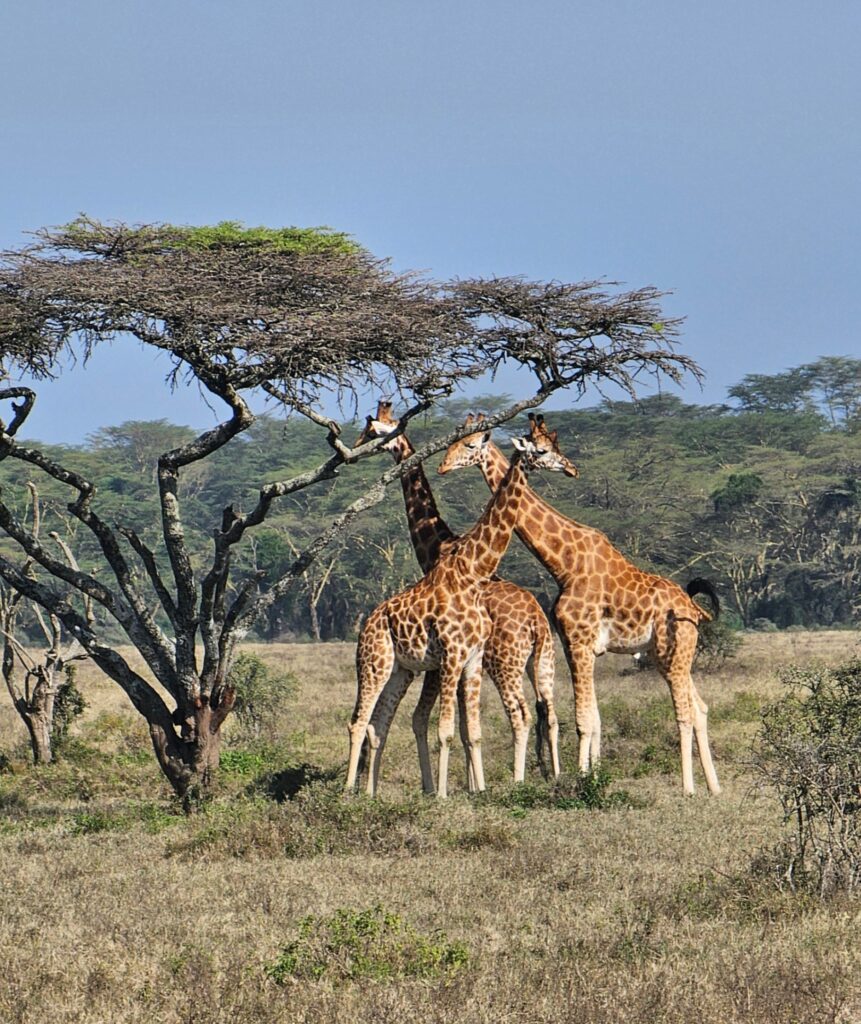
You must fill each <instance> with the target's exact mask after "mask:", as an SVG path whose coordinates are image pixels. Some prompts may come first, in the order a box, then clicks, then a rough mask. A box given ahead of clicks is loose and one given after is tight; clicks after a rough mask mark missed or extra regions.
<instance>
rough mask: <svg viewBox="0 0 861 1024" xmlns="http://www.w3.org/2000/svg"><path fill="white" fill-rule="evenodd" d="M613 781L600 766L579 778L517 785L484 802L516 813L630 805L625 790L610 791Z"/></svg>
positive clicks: (604, 808) (572, 777) (494, 794)
mask: <svg viewBox="0 0 861 1024" xmlns="http://www.w3.org/2000/svg"><path fill="white" fill-rule="evenodd" d="M612 781H613V780H612V778H611V776H610V773H609V772H608V771H607V770H606V768H604V767H603V766H602V767H599V768H596V769H594V770H593V771H590V772H585V773H583V774H581V775H560V776H559V778H558V779H550V780H549V781H547V782H543V781H542V782H537V781H536V782H520V783H517V784H515V785H513V786H509V787H508V788H507V789H504V790H502V791H501V792H498V793H493V794H491V795H489V796H487V797H485V798H484V799H485V800H489V801H492V802H493V803H498V804H501V805H502V806H503V807H509V808H512V809H515V810H531V809H533V808H536V807H545V808H551V809H554V810H558V811H572V810H606V809H607V808H610V807H630V806H632V800H631V797H630V795H629V794H628V793H626V792H625V791H624V790H617V791H616V792H614V793H611V792H610V791H609V789H610V783H611V782H612Z"/></svg>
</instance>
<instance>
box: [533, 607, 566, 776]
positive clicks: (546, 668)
mask: <svg viewBox="0 0 861 1024" xmlns="http://www.w3.org/2000/svg"><path fill="white" fill-rule="evenodd" d="M527 668H528V671H529V675H530V677H531V679H532V685H533V687H534V689H535V755H536V758H537V760H538V764H539V766H540V768H541V771H542V774H545V775H546V773H547V767H546V761H545V751H547V752H548V753H549V755H550V764H551V767H552V769H553V774H554V775H558V774H559V722H558V720H557V718H556V708H555V703H554V700H553V683H554V677H555V675H556V650H555V648H554V646H553V633H552V632H551V630H550V624H549V623H548V622H547V619H546V618H545V617H544V616H543V615H541V618H540V620H539V625H538V627H537V628H536V635H535V642H534V646H533V648H532V657H531V659H530V663H529V665H528V667H527Z"/></svg>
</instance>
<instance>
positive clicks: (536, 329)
mask: <svg viewBox="0 0 861 1024" xmlns="http://www.w3.org/2000/svg"><path fill="white" fill-rule="evenodd" d="M610 287H618V285H617V284H614V283H613V282H608V281H579V282H575V283H566V282H561V281H530V280H528V279H526V278H524V277H494V278H473V279H469V280H462V281H455V282H453V283H452V284H450V285H449V286H447V289H446V294H447V295H448V297H449V298H450V299H451V300H452V301H453V302H454V303H455V304H456V305H457V307H458V309H459V310H460V312H461V314H462V315H463V316H465V317H467V318H468V319H470V320H471V321H472V322H473V323H476V324H477V325H479V326H480V337H481V345H482V348H483V350H484V352H485V353H486V357H487V360H488V364H489V368H491V369H496V368H497V367H498V366H499V365H500V364H501V363H503V362H505V361H508V360H513V361H515V362H517V363H520V364H521V365H524V366H527V367H529V368H530V369H531V370H532V371H533V373H534V374H535V375H536V376H537V377H538V379H539V380H540V382H541V385H542V387H544V388H547V387H551V386H553V387H566V388H568V387H574V388H576V389H577V390H578V391H579V392H581V393H582V391H583V390H584V389H585V387H586V383H587V381H589V380H591V381H592V382H593V383H600V381H601V380H604V381H612V382H613V383H615V384H617V385H618V386H619V387H621V388H623V389H624V390H625V391H626V392H628V394H630V395H632V396H634V394H635V390H634V385H635V382H636V380H637V378H638V376H640V375H651V376H653V377H656V378H658V377H667V378H669V379H670V380H672V381H674V382H676V383H678V382H680V381H681V379H682V377H683V376H684V374H685V373H690V374H692V375H693V376H694V377H695V378H696V379H697V380H699V379H700V378H701V376H702V372H701V370H700V368H699V367H698V366H697V364H696V363H695V362H694V361H693V360H692V359H689V358H688V357H687V356H684V355H682V354H680V353H678V352H676V351H675V350H674V345H675V341H676V338H677V337H678V333H679V328H680V326H681V323H682V320H681V319H680V318H678V317H675V318H674V317H667V316H665V315H664V314H663V313H662V311H661V300H662V299H663V298H664V297H665V296H666V294H667V293H666V292H661V291H659V290H658V289H657V288H653V287H645V288H638V289H635V290H633V291H620V292H618V293H615V294H613V293H610V292H608V291H607V289H608V288H610Z"/></svg>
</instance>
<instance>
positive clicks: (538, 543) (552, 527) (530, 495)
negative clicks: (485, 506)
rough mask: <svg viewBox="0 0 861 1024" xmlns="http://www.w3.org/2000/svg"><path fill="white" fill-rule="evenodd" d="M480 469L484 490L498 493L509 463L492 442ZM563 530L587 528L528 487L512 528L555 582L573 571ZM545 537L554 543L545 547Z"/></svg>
mask: <svg viewBox="0 0 861 1024" xmlns="http://www.w3.org/2000/svg"><path fill="white" fill-rule="evenodd" d="M480 466H481V472H482V474H483V475H484V479H485V480H486V481H487V486H488V487H489V488H490V489H491V491H494V492H495V491H497V490H498V489H499V487H500V486H501V484H502V481H503V480H504V479H505V475H506V473H507V472H508V469H509V464H508V459H506V457H505V456H504V455H503V454H502V452H501V451H500V450H499V449H498V448H497V447H496V445H495V444H493V443H492V442H491V443H489V444H488V446H487V449H486V454H485V457H484V459H482V461H481V463H480ZM563 527H567V528H568V529H569V530H570V529H571V528H572V527H573V528H574V529H575V530H583V531H584V532H585V531H586V530H587V527H583V526H581V525H580V524H579V523H576V522H574V520H573V519H569V518H568V517H567V516H563V515H562V513H561V512H559V511H557V510H556V509H555V508H553V506H552V505H548V504H547V502H546V501H544V499H543V498H541V497H539V496H538V495H537V494H536V493H535V491H533V490H532V488H531V487H529V486H527V487H526V488H525V493H524V495H523V500H522V502H521V504H520V507H519V511H518V517H517V524H516V526H515V529H516V530H517V536H518V537H519V538H520V539H521V540H522V541H523V543H524V544H525V545H526V546H527V547H528V548H529V550H530V551H531V552H532V554H533V555H535V557H536V558H537V559H538V560H539V562H541V563H542V564H543V565H544V566H545V568H546V569H547V571H548V572H549V573H550V574H551V575H552V576H553V578H554V579H555V580H557V581H561V580H564V579H567V578H568V577H569V576H570V575H571V571H572V565H571V554H570V552H566V551H565V550H564V548H563V547H562V545H561V544H560V543H559V540H560V537H561V536H563V535H564V534H563ZM590 532H593V531H590ZM548 536H549V537H551V538H555V540H556V543H548V540H547V538H548Z"/></svg>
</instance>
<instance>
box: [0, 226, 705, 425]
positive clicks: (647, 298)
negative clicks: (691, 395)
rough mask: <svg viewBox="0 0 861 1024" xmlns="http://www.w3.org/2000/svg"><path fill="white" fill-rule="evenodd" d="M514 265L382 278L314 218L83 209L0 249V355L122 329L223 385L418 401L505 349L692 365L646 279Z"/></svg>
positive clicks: (89, 342)
mask: <svg viewBox="0 0 861 1024" xmlns="http://www.w3.org/2000/svg"><path fill="white" fill-rule="evenodd" d="M609 287H611V286H610V285H609V284H608V283H606V282H599V281H585V282H580V283H575V284H568V283H561V282H555V281H554V282H533V281H528V280H525V279H522V278H516V277H503V278H491V279H474V280H465V281H456V282H452V283H448V284H439V283H437V282H434V281H431V280H428V279H426V278H422V277H419V276H417V275H415V274H410V273H407V274H401V273H395V272H394V271H393V270H392V269H391V267H390V265H389V264H388V262H387V261H385V260H380V259H377V258H376V257H374V256H372V255H371V254H370V253H369V252H368V251H367V250H366V249H364V248H363V247H362V246H361V245H359V244H358V243H357V242H355V241H354V240H353V239H351V238H350V237H349V236H347V235H345V234H343V233H340V232H336V231H332V230H331V229H328V228H296V227H287V228H264V227H259V228H246V227H243V226H242V225H240V224H238V223H236V222H232V221H225V222H222V223H220V224H216V225H213V226H202V227H192V226H178V225H173V224H147V225H135V226H130V225H126V224H121V223H115V222H111V223H103V222H100V221H97V220H94V219H92V218H89V217H86V216H81V217H79V218H78V219H77V220H75V221H73V222H71V223H70V224H67V225H64V226H61V227H58V228H47V229H43V230H41V231H38V232H36V233H35V241H34V242H33V243H32V244H30V245H28V246H26V247H24V248H22V249H20V250H17V251H14V252H7V253H5V254H4V255H3V257H2V260H0V355H2V356H5V357H6V358H7V359H10V360H12V361H14V362H16V363H18V364H19V365H22V366H23V368H24V369H26V370H29V371H35V372H37V373H38V372H42V373H45V372H48V370H49V369H50V367H51V364H52V362H53V360H54V359H55V358H56V356H57V354H58V353H59V352H60V351H62V349H63V348H64V347H65V346H67V345H69V344H71V343H72V342H73V341H75V340H77V341H79V342H80V343H82V344H83V346H84V349H85V351H88V350H89V349H90V348H92V346H94V345H96V344H98V343H99V342H100V341H103V340H105V339H108V338H115V337H116V336H118V335H122V334H130V335H133V336H134V337H136V338H138V339H139V340H140V341H142V342H144V343H146V344H150V345H154V346H155V347H157V348H160V349H163V350H165V351H167V352H168V353H170V355H171V356H172V358H173V359H174V361H175V366H176V371H175V372H176V373H180V374H181V373H182V372H184V371H190V372H191V373H192V374H193V375H194V376H196V377H197V378H198V379H200V380H201V382H202V383H203V384H204V385H205V386H207V387H209V388H211V389H212V390H214V391H215V392H216V393H220V391H221V390H222V388H223V386H224V385H225V384H228V383H229V384H230V386H231V387H232V388H234V389H237V390H243V389H247V388H254V387H260V386H261V385H264V384H265V385H267V387H268V388H269V389H276V390H277V392H278V393H279V395H280V397H281V398H282V400H284V401H286V402H287V403H288V404H292V403H293V402H298V403H302V404H305V405H307V404H310V403H313V401H314V400H315V399H316V398H317V397H318V396H319V394H320V393H321V391H324V390H329V391H331V390H336V391H341V390H344V389H346V390H348V391H354V390H356V389H363V388H365V387H367V386H379V387H381V388H383V389H384V390H386V391H388V392H393V391H400V392H402V393H404V394H410V395H413V396H416V397H419V398H421V399H429V400H433V399H434V398H436V397H439V396H440V395H444V394H448V393H450V392H451V390H452V389H453V388H454V386H455V385H456V383H457V381H458V380H460V379H462V378H468V377H474V376H477V375H478V374H480V373H481V372H483V371H485V370H488V369H489V370H494V369H496V368H497V367H498V366H499V365H500V364H501V363H503V362H509V361H513V362H515V363H519V364H521V365H524V366H525V367H527V368H529V369H530V370H531V371H532V372H533V373H534V374H535V375H536V376H537V377H538V380H539V381H540V385H541V387H542V388H548V387H570V386H575V387H579V388H581V389H582V387H583V386H585V381H586V380H587V379H590V378H591V379H594V378H596V377H603V378H604V379H605V380H606V379H609V380H613V381H615V383H617V384H619V385H620V386H621V387H623V388H624V389H625V390H627V391H629V392H631V393H632V389H633V385H634V381H635V379H636V377H637V375H638V374H639V373H641V372H644V371H647V372H649V373H652V374H656V375H664V376H667V377H669V378H671V379H673V380H678V379H680V377H681V376H682V374H684V373H685V372H692V373H693V374H694V375H698V372H699V371H698V368H697V366H696V364H695V363H694V362H693V361H692V360H690V359H688V358H687V357H686V356H683V355H681V354H679V353H677V352H676V351H675V350H674V348H673V345H674V341H675V338H676V335H677V333H678V327H679V323H680V321H679V320H678V319H672V318H667V317H666V316H665V315H664V314H663V312H662V310H661V307H660V302H661V299H662V298H663V296H664V293H662V292H660V291H658V290H657V289H655V288H651V287H647V288H641V289H637V290H635V291H619V292H617V293H615V294H611V293H609V292H608V290H607V289H608V288H609Z"/></svg>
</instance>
